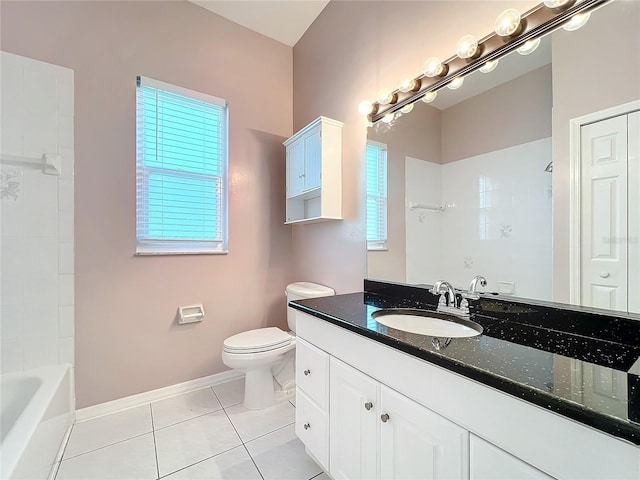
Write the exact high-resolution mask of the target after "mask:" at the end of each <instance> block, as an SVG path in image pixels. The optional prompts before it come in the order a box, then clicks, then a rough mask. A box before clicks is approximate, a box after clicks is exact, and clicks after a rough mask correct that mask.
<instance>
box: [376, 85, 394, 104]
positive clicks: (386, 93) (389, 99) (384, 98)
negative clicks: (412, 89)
mask: <svg viewBox="0 0 640 480" xmlns="http://www.w3.org/2000/svg"><path fill="white" fill-rule="evenodd" d="M395 96H396V95H395V94H394V93H393V92H392V91H391V90H389V89H388V88H382V89H380V91H379V92H378V103H379V104H380V105H388V104H389V103H393V102H395Z"/></svg>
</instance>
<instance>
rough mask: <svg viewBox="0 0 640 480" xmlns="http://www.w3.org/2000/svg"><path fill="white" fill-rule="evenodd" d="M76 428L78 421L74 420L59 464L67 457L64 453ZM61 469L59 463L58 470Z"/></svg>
mask: <svg viewBox="0 0 640 480" xmlns="http://www.w3.org/2000/svg"><path fill="white" fill-rule="evenodd" d="M75 428H76V422H73V424H72V425H71V431H70V432H69V436H68V437H67V441H66V442H64V448H63V449H62V455H60V461H59V462H58V464H60V463H62V462H63V461H65V460H66V458H64V454H65V452H66V451H67V447H68V446H69V441H70V440H71V435H73V431H74V430H75ZM59 470H60V466H59V465H58V471H59ZM58 471H56V476H55V477H53V480H55V479H56V477H57V476H58Z"/></svg>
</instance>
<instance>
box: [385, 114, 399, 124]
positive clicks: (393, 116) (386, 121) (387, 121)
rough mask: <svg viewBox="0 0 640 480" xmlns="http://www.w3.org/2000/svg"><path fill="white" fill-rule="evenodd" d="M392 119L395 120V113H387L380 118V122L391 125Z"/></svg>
mask: <svg viewBox="0 0 640 480" xmlns="http://www.w3.org/2000/svg"><path fill="white" fill-rule="evenodd" d="M394 118H396V114H395V113H387V114H386V115H385V116H384V117H382V121H383V122H384V123H391V122H393V119H394Z"/></svg>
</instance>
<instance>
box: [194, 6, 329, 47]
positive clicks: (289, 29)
mask: <svg viewBox="0 0 640 480" xmlns="http://www.w3.org/2000/svg"><path fill="white" fill-rule="evenodd" d="M189 1H191V2H192V3H195V4H196V5H199V6H201V7H203V8H206V9H207V10H210V11H212V12H214V13H217V14H218V15H221V16H223V17H225V18H227V19H229V20H231V21H232V22H235V23H238V24H240V25H242V26H244V27H247V28H250V29H251V30H254V31H256V32H258V33H261V34H262V35H265V36H267V37H270V38H273V39H274V40H278V41H279V42H282V43H284V44H285V45H289V46H290V47H293V46H294V45H295V44H296V43H297V42H298V40H300V37H302V35H304V32H306V31H307V29H308V28H309V26H310V25H311V24H312V23H313V21H314V20H315V19H316V18H317V17H318V15H320V12H322V10H323V9H324V7H325V6H326V5H327V3H329V0H189Z"/></svg>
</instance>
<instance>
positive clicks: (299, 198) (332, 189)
mask: <svg viewBox="0 0 640 480" xmlns="http://www.w3.org/2000/svg"><path fill="white" fill-rule="evenodd" d="M342 125H343V124H342V122H338V121H336V120H332V119H330V118H326V117H318V118H317V119H316V120H314V121H313V122H311V123H310V124H309V125H307V126H306V127H304V128H303V129H302V130H300V131H299V132H298V133H296V134H295V135H293V136H292V137H291V138H289V139H288V140H287V141H286V142H284V146H285V147H286V149H287V209H286V218H285V223H287V224H288V223H313V222H321V221H326V220H341V219H342Z"/></svg>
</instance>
